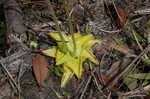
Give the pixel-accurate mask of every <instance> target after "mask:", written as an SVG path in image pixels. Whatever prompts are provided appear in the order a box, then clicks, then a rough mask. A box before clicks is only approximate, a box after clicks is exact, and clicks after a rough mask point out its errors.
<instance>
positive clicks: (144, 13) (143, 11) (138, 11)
mask: <svg viewBox="0 0 150 99" xmlns="http://www.w3.org/2000/svg"><path fill="white" fill-rule="evenodd" d="M133 13H134V14H136V15H147V14H150V8H146V9H143V10H137V11H134V12H133Z"/></svg>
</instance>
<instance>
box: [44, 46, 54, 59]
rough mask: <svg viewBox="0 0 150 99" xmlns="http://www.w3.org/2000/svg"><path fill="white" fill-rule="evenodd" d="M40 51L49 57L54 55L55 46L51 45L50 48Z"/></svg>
mask: <svg viewBox="0 0 150 99" xmlns="http://www.w3.org/2000/svg"><path fill="white" fill-rule="evenodd" d="M42 53H43V54H44V55H47V56H50V57H56V47H55V46H54V47H52V48H49V49H47V50H43V51H42Z"/></svg>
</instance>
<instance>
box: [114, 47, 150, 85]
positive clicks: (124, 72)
mask: <svg viewBox="0 0 150 99" xmlns="http://www.w3.org/2000/svg"><path fill="white" fill-rule="evenodd" d="M149 48H150V45H148V47H147V48H145V49H144V50H143V51H142V52H141V53H140V55H139V56H137V57H136V58H135V59H134V60H133V61H132V62H131V64H130V65H128V66H127V68H126V69H125V70H124V71H123V72H121V73H120V75H118V76H117V77H116V78H115V79H114V80H113V82H112V86H114V85H115V84H116V83H117V81H118V80H119V79H120V78H121V76H123V75H124V74H126V73H127V72H128V70H129V68H131V66H132V65H133V64H134V63H135V62H136V61H137V60H138V59H139V58H140V57H141V56H143V55H144V54H145V53H147V52H148V50H149Z"/></svg>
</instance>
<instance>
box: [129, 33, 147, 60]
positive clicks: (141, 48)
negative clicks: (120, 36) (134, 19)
mask: <svg viewBox="0 0 150 99" xmlns="http://www.w3.org/2000/svg"><path fill="white" fill-rule="evenodd" d="M132 34H133V36H134V38H135V40H136V43H137V45H138V46H139V48H140V50H141V51H143V47H142V46H141V44H140V43H139V41H138V39H137V37H136V35H135V33H132ZM144 56H145V58H147V59H148V56H147V55H146V54H144Z"/></svg>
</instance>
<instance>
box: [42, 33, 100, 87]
mask: <svg viewBox="0 0 150 99" xmlns="http://www.w3.org/2000/svg"><path fill="white" fill-rule="evenodd" d="M48 35H49V36H50V37H52V38H53V39H55V40H56V41H57V46H53V47H52V48H49V49H47V50H43V51H42V52H43V53H44V54H45V55H47V56H50V57H54V58H56V65H57V66H60V65H62V66H63V68H64V74H63V76H62V81H61V87H64V86H65V85H66V83H67V82H68V81H69V80H70V79H71V77H72V76H73V75H74V74H75V75H76V76H77V78H81V75H82V64H83V62H84V61H85V60H86V59H89V60H90V61H92V62H93V63H95V64H98V61H97V60H96V58H95V56H94V55H93V53H92V51H91V47H92V46H93V45H94V44H95V43H99V42H100V41H99V40H95V39H94V37H93V35H92V34H87V35H81V34H80V33H75V34H74V37H75V43H76V50H75V52H74V45H73V40H72V36H71V35H66V34H65V33H64V32H62V36H63V38H64V40H65V42H62V41H61V38H60V36H59V34H58V33H55V32H51V33H48ZM64 44H65V46H63V45H64ZM64 47H65V48H64Z"/></svg>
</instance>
